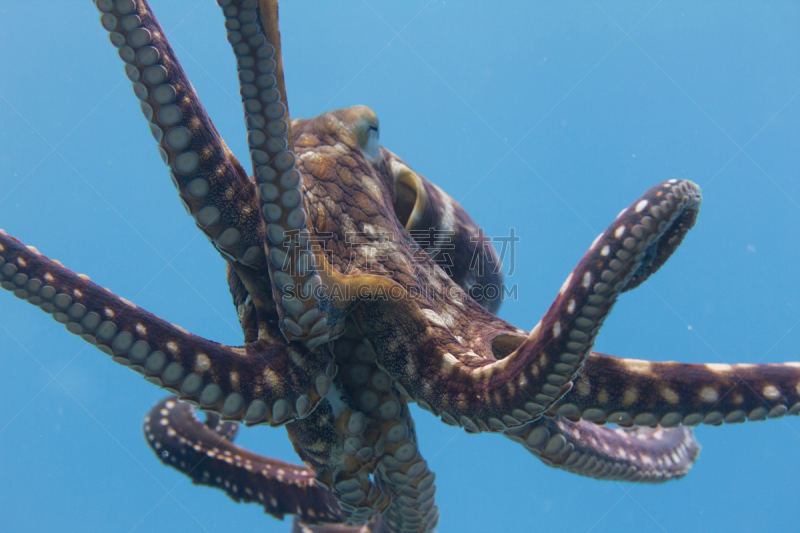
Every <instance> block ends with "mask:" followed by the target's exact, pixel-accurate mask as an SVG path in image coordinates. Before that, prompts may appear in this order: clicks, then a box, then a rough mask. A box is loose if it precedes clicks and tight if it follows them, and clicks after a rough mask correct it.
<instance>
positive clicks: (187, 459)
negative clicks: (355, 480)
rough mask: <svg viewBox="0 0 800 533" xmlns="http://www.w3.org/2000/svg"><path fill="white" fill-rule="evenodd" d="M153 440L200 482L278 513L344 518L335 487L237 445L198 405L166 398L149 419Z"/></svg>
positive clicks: (318, 519) (308, 519)
mask: <svg viewBox="0 0 800 533" xmlns="http://www.w3.org/2000/svg"><path fill="white" fill-rule="evenodd" d="M143 429H144V434H145V437H146V438H147V442H148V444H150V446H151V447H152V448H153V451H154V452H155V453H156V455H158V458H159V459H160V460H161V462H162V463H164V464H165V465H168V466H171V467H173V468H176V469H178V470H180V471H181V472H183V473H184V474H186V475H187V476H189V477H190V478H191V479H192V482H193V483H195V484H198V485H208V486H210V487H215V488H219V489H222V490H224V491H225V492H226V493H227V494H228V496H230V498H231V499H233V500H234V501H237V502H245V503H258V504H260V505H262V506H263V507H264V511H265V512H267V513H269V514H271V515H272V516H274V517H276V518H283V516H284V515H285V514H293V515H296V516H297V517H298V518H299V519H300V520H302V521H303V522H305V523H314V524H318V523H325V522H335V523H336V522H341V521H342V515H341V512H340V511H339V508H338V507H337V506H336V502H335V500H334V499H333V497H332V495H331V493H330V492H328V491H327V490H325V489H323V488H322V487H320V486H319V485H317V484H316V483H315V482H314V471H313V470H311V469H309V468H307V467H305V466H300V465H294V464H291V463H286V462H283V461H279V460H277V459H271V458H269V457H263V456H261V455H258V454H256V453H253V452H251V451H248V450H245V449H244V448H240V447H239V446H236V445H235V444H233V437H232V436H231V432H230V431H227V432H225V433H223V434H221V433H220V431H219V429H218V428H215V429H216V430H214V429H212V428H210V427H209V423H208V421H207V422H206V424H203V423H201V422H200V421H199V420H197V419H196V418H195V416H194V408H193V407H192V406H190V405H189V404H186V403H183V402H180V401H178V400H177V398H175V397H169V398H165V399H164V400H161V401H160V402H158V403H157V404H156V405H154V406H153V408H152V409H151V410H150V412H149V413H148V415H147V416H146V417H145V419H144V428H143Z"/></svg>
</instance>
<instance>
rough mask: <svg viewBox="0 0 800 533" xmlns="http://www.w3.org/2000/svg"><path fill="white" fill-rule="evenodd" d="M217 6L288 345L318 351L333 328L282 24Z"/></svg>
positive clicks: (253, 6) (241, 8)
mask: <svg viewBox="0 0 800 533" xmlns="http://www.w3.org/2000/svg"><path fill="white" fill-rule="evenodd" d="M217 3H218V4H219V5H220V6H221V7H222V10H223V13H224V14H225V29H226V31H227V37H228V42H230V43H231V45H232V46H233V52H234V54H235V55H236V62H237V68H238V74H239V82H240V88H239V93H240V94H241V97H242V104H243V107H244V115H245V124H246V126H247V144H248V148H249V150H250V159H251V161H252V164H253V174H254V176H255V179H256V183H257V186H258V199H259V207H260V210H261V215H262V217H263V220H264V224H265V227H266V237H265V248H266V249H268V250H269V252H268V257H269V260H268V266H269V271H270V274H271V278H272V285H273V294H274V300H275V303H276V305H277V307H278V309H279V314H280V316H281V330H282V331H283V334H284V335H285V336H286V338H287V339H289V340H300V341H302V342H304V343H305V344H306V346H308V347H309V348H315V347H317V346H319V345H321V344H323V343H325V342H327V341H328V340H329V338H330V335H329V329H330V328H329V327H328V319H327V317H326V316H325V314H324V313H323V312H321V311H320V309H319V306H318V301H317V293H318V291H319V288H320V285H321V283H322V282H321V278H320V276H319V274H317V271H316V265H315V259H314V254H313V253H312V252H311V251H310V246H309V241H310V237H311V234H310V232H309V230H308V228H307V222H306V215H307V213H306V210H305V208H304V207H303V192H302V187H301V181H302V179H301V175H300V172H299V171H298V170H297V168H295V167H296V157H295V152H294V149H293V146H292V140H291V125H290V118H289V110H288V107H287V101H286V95H285V94H284V92H282V89H283V87H284V84H283V79H282V78H283V69H282V65H281V64H280V61H281V59H280V42H279V34H278V31H277V18H276V19H275V20H266V21H264V20H262V18H261V15H263V13H261V11H260V10H259V9H258V3H257V2H256V0H244V1H232V0H218V1H217ZM276 9H277V8H276ZM275 15H277V10H276V11H275ZM264 16H265V17H266V15H264ZM262 23H263V25H262ZM265 27H267V28H268V29H265ZM270 29H271V30H272V31H269V30H270ZM267 35H269V36H270V37H271V38H272V39H273V42H269V39H268V38H267Z"/></svg>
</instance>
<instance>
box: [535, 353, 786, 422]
mask: <svg viewBox="0 0 800 533" xmlns="http://www.w3.org/2000/svg"><path fill="white" fill-rule="evenodd" d="M549 414H550V415H555V414H558V415H561V416H563V417H565V418H568V419H570V420H573V421H577V420H580V419H583V420H586V421H589V422H593V423H595V424H605V423H613V424H618V425H620V426H623V427H631V426H647V427H655V426H656V425H658V426H661V427H664V428H672V427H676V426H679V425H684V426H690V427H691V426H697V425H698V424H701V423H702V424H705V425H710V426H719V425H721V424H722V423H725V424H740V423H742V422H745V421H748V420H749V421H751V422H756V421H761V420H766V419H768V418H780V417H783V416H785V415H800V364H798V363H782V364H761V365H752V364H742V365H727V364H691V363H675V362H652V361H643V360H638V359H622V358H617V357H611V356H608V355H603V354H599V353H592V354H591V355H590V356H589V358H587V360H586V363H585V364H584V366H583V368H582V369H581V372H580V375H579V376H578V378H577V379H576V380H575V386H574V387H573V388H572V390H571V391H570V392H569V393H568V394H567V395H566V396H564V398H563V399H562V400H561V402H559V403H558V405H556V406H555V407H554V408H553V409H551V412H550V413H549Z"/></svg>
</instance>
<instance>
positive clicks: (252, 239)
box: [97, 1, 264, 267]
mask: <svg viewBox="0 0 800 533" xmlns="http://www.w3.org/2000/svg"><path fill="white" fill-rule="evenodd" d="M97 8H98V9H99V10H100V12H101V17H100V22H101V24H102V25H103V28H105V29H106V30H107V31H108V32H109V39H110V41H111V44H112V45H114V46H115V47H116V48H117V49H118V52H119V56H120V58H121V59H122V60H123V62H124V63H125V73H126V75H127V76H128V78H129V79H130V80H131V81H132V82H133V91H134V94H135V95H136V96H137V97H138V98H139V101H140V102H139V105H140V107H141V108H142V113H143V114H144V117H145V119H146V120H147V122H148V126H149V128H150V131H151V133H152V134H153V137H154V138H155V140H156V142H157V143H158V152H159V154H160V155H161V158H162V159H163V161H164V163H165V164H166V165H167V166H168V167H169V169H170V175H171V176H172V179H173V183H174V184H175V186H176V187H177V189H178V194H179V196H180V198H181V201H182V203H183V204H184V206H185V207H186V208H187V211H188V212H189V213H190V214H191V216H192V217H193V218H194V219H195V223H196V224H197V226H198V228H200V230H201V231H202V232H203V233H204V234H205V235H206V237H208V239H209V240H210V241H211V242H212V243H213V245H214V247H215V248H216V249H217V250H219V252H220V253H221V254H222V255H223V256H224V257H226V258H227V259H228V260H231V261H234V262H237V263H239V264H240V265H248V266H252V267H258V266H262V267H263V265H264V252H263V249H262V248H261V246H262V243H263V237H264V235H263V229H262V226H261V218H260V217H259V213H258V206H257V204H256V196H255V189H254V187H253V184H252V182H250V180H249V179H248V177H247V173H246V172H245V171H244V169H243V168H242V166H241V164H240V163H239V162H238V160H237V159H236V157H235V156H234V155H233V153H232V152H231V151H230V150H229V149H228V147H227V146H226V145H225V142H224V141H223V140H222V138H221V137H220V136H219V134H218V133H217V130H216V129H215V128H214V125H213V124H212V123H211V119H210V118H209V116H208V114H207V113H206V111H205V109H204V108H203V105H202V103H201V102H200V100H199V98H198V96H197V94H196V93H195V91H194V88H193V87H192V84H191V83H190V82H189V80H188V78H187V77H186V74H185V72H184V71H183V68H182V67H181V65H180V62H179V61H178V58H177V56H176V55H175V52H174V51H173V49H172V46H170V44H169V41H168V40H167V37H166V35H165V33H164V31H163V30H162V29H161V26H160V25H159V23H158V21H157V20H156V17H155V15H154V14H153V12H152V11H151V10H150V6H149V5H147V2H144V1H142V2H116V3H115V2H110V1H98V2H97Z"/></svg>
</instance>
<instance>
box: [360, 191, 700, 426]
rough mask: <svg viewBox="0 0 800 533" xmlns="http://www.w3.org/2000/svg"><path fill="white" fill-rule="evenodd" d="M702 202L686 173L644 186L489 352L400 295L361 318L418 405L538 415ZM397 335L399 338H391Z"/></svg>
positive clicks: (460, 416) (459, 418)
mask: <svg viewBox="0 0 800 533" xmlns="http://www.w3.org/2000/svg"><path fill="white" fill-rule="evenodd" d="M700 202H701V197H700V191H699V188H698V187H697V186H696V185H695V184H693V183H691V182H688V181H682V180H669V181H666V182H663V183H660V184H658V185H656V186H654V187H652V188H650V189H649V190H648V191H646V192H645V193H644V194H643V195H642V196H641V197H639V199H637V200H636V202H634V203H633V204H631V205H630V206H629V207H628V208H626V209H624V210H623V211H622V212H620V214H619V215H618V216H617V218H616V220H615V221H614V222H613V223H612V224H611V226H609V228H608V229H607V230H606V231H605V232H604V233H602V234H601V235H600V236H599V237H598V238H597V239H596V240H595V241H594V242H593V243H592V245H591V246H590V248H589V251H588V252H587V253H586V254H585V255H584V257H583V259H582V260H581V261H580V263H579V264H578V265H577V267H576V268H575V270H574V271H573V272H572V274H570V275H569V277H568V278H567V280H566V281H565V282H564V284H563V286H562V288H561V290H560V291H559V293H558V295H557V297H556V299H555V301H554V302H553V304H552V305H551V306H550V309H549V310H548V311H547V313H546V314H545V316H544V317H543V318H542V320H541V321H540V322H539V323H538V324H537V325H536V327H534V329H533V331H532V332H531V333H530V334H529V335H528V336H527V337H524V336H521V335H510V334H508V333H507V332H506V331H503V330H501V331H499V332H495V337H494V340H493V341H492V346H491V350H492V353H491V354H482V356H480V355H478V354H476V353H475V352H473V351H469V350H466V349H464V348H463V346H462V344H461V343H459V342H457V341H456V340H455V338H454V336H453V334H452V333H451V332H450V331H449V330H448V329H447V328H446V327H445V324H444V323H443V322H442V320H441V319H440V318H437V316H436V313H435V312H433V311H428V310H424V311H416V310H414V309H413V306H411V305H408V304H405V303H404V302H397V303H394V305H395V308H392V307H391V306H387V305H384V306H383V309H379V310H374V309H373V308H370V310H369V312H365V313H364V314H365V315H370V314H371V315H372V316H367V317H366V318H365V320H366V321H367V322H368V323H369V324H368V328H369V331H370V335H371V336H372V338H373V340H375V342H376V344H378V345H379V353H380V354H381V359H382V362H383V364H384V365H385V366H386V367H387V368H388V369H389V370H390V372H391V373H392V376H393V377H394V378H395V379H396V380H397V382H398V383H399V384H401V385H402V386H403V387H404V389H405V391H406V392H407V393H408V395H409V396H410V397H411V398H413V399H414V400H416V401H417V402H418V403H419V404H420V406H422V407H424V408H426V409H429V410H431V411H433V412H434V413H437V414H441V416H442V418H443V420H444V421H445V422H447V423H450V424H458V425H461V426H463V427H464V428H465V429H467V431H470V432H479V431H504V430H505V429H508V428H509V427H515V426H519V425H521V424H523V423H525V422H526V421H528V420H531V419H532V418H534V419H535V418H538V417H539V416H541V415H542V413H544V412H546V411H548V410H549V409H551V408H552V407H553V406H555V405H558V403H559V401H560V399H561V398H562V397H563V396H564V395H565V394H567V393H568V392H569V391H570V389H571V388H572V386H573V379H574V378H575V376H576V375H577V373H578V371H579V369H580V367H581V365H582V364H583V363H584V362H585V361H586V359H587V357H589V353H590V351H591V348H592V346H593V345H594V341H595V338H596V337H597V335H598V333H599V331H600V328H601V326H602V324H603V321H604V320H605V318H606V317H607V316H608V314H609V312H610V311H611V309H612V307H613V305H614V303H615V302H616V299H617V297H618V296H619V295H620V294H621V293H623V292H625V291H626V290H627V289H628V287H629V283H631V282H632V281H633V282H634V283H641V281H643V280H644V279H645V278H646V277H648V276H649V275H650V274H652V273H653V272H654V271H655V268H656V267H657V266H658V265H661V264H663V262H664V261H665V260H666V257H668V256H669V255H671V254H672V253H673V252H674V251H675V249H676V248H677V247H678V245H679V244H680V242H681V241H682V239H683V237H684V236H685V235H686V233H687V232H688V230H689V229H690V228H691V227H692V225H693V224H694V222H695V219H696V217H697V213H698V210H699V207H700ZM665 256H666V257H665ZM382 312H383V313H384V314H383V315H381V314H380V313H382ZM415 313H416V315H417V316H414V314H415ZM398 315H399V316H408V317H409V318H408V319H407V320H402V321H401V320H398V319H397V318H395V317H396V316H398ZM419 315H423V316H419ZM398 322H401V325H402V326H403V327H401V328H397V327H396V325H397V323H398ZM389 324H392V325H394V326H395V328H394V330H392V331H390V330H389ZM420 324H424V325H425V326H420ZM398 333H399V335H398ZM400 335H402V337H400V338H401V339H403V340H406V341H407V342H401V343H397V342H396V339H397V337H399V336H400ZM393 336H394V337H393ZM414 353H416V354H418V355H417V356H416V359H415V356H414V355H413V354H414ZM408 361H412V364H409V363H408Z"/></svg>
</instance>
